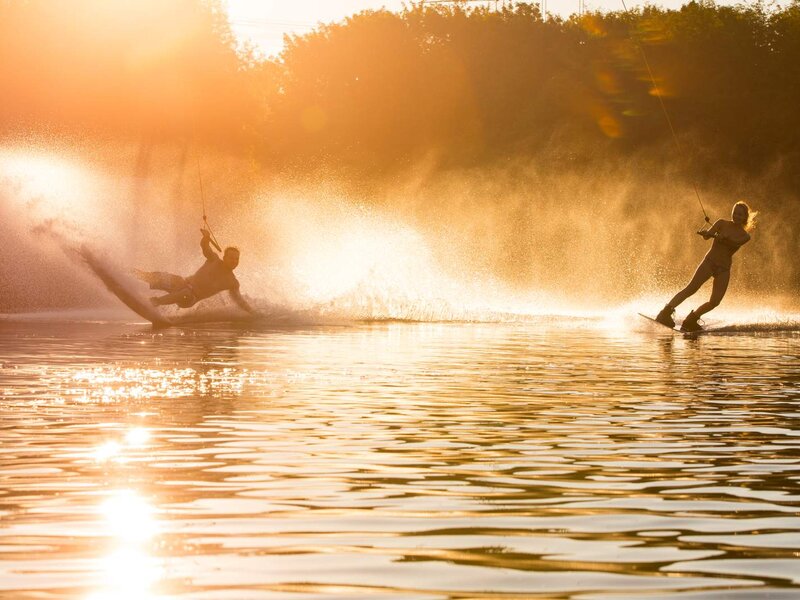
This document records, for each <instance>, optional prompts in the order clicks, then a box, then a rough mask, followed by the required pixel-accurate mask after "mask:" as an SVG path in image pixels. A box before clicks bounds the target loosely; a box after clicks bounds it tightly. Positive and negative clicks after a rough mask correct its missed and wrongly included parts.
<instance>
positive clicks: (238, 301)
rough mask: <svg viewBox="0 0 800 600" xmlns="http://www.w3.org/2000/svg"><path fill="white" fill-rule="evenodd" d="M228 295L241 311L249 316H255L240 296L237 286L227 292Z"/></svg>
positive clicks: (251, 308) (250, 307)
mask: <svg viewBox="0 0 800 600" xmlns="http://www.w3.org/2000/svg"><path fill="white" fill-rule="evenodd" d="M228 293H229V294H230V295H231V298H232V299H233V301H234V302H236V304H238V305H239V307H240V308H241V309H242V310H243V311H245V312H248V313H250V314H255V311H254V310H253V307H252V306H250V305H249V304H248V303H247V300H245V299H244V298H243V297H242V294H241V293H240V292H239V286H238V285H237V286H236V287H233V288H231V289H230V290H228Z"/></svg>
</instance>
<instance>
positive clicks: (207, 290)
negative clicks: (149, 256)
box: [136, 229, 254, 313]
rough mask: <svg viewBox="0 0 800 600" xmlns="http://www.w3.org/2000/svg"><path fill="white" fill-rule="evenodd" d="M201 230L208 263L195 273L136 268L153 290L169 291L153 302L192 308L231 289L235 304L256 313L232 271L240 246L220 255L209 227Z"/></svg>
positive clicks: (157, 304)
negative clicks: (215, 247) (186, 275)
mask: <svg viewBox="0 0 800 600" xmlns="http://www.w3.org/2000/svg"><path fill="white" fill-rule="evenodd" d="M200 231H201V232H202V234H203V237H202V239H201V240H200V248H202V249H203V256H205V257H206V262H205V263H203V266H201V267H200V268H199V269H197V271H196V272H195V274H194V275H191V276H189V277H181V276H180V275H173V274H172V273H164V272H161V271H138V270H137V271H136V276H137V277H139V279H141V280H143V281H146V282H147V283H149V284H150V289H151V290H163V291H165V292H168V293H167V294H165V295H163V296H154V297H152V298H151V299H150V301H151V302H152V303H153V304H154V305H155V306H164V305H166V304H177V305H178V306H180V307H181V308H189V307H190V306H193V305H194V304H196V303H197V302H199V301H200V300H203V299H204V298H209V297H210V296H213V295H214V294H218V293H220V292H222V291H224V290H228V292H229V293H230V295H231V298H232V299H233V300H234V302H236V304H238V305H239V306H240V307H241V308H242V309H243V310H245V311H247V312H249V313H253V312H254V311H253V309H252V308H251V307H250V305H249V304H248V303H247V302H246V301H245V299H244V298H242V295H241V294H240V293H239V281H238V280H237V279H236V276H235V275H234V274H233V270H234V269H235V268H236V267H237V266H238V265H239V249H238V248H234V247H229V248H225V252H224V253H223V255H222V258H220V257H219V255H217V253H216V252H214V250H212V249H211V234H210V233H209V231H208V230H207V229H201V230H200Z"/></svg>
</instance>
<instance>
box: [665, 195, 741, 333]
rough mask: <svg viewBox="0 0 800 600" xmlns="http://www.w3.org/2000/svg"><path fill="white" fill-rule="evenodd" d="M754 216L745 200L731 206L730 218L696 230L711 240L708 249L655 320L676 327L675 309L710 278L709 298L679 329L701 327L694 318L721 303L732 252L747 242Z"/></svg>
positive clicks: (697, 328)
mask: <svg viewBox="0 0 800 600" xmlns="http://www.w3.org/2000/svg"><path fill="white" fill-rule="evenodd" d="M755 216H756V213H755V212H754V211H752V210H751V209H750V207H749V206H748V205H747V204H746V203H744V202H737V203H736V204H734V205H733V210H732V211H731V220H730V221H728V220H726V219H719V220H718V221H717V222H716V223H714V225H713V226H711V227H710V228H709V229H702V230H700V231H698V232H697V233H698V235H701V236H702V237H703V239H706V240H714V241H713V242H712V243H711V248H710V249H709V251H708V252H707V253H706V255H705V257H704V258H703V261H702V262H701V263H700V264H699V265H698V267H697V270H696V271H695V272H694V276H693V277H692V280H691V281H690V282H689V283H688V284H687V285H686V287H685V288H683V289H682V290H681V291H680V292H678V293H677V294H675V297H673V298H672V300H670V301H669V302H667V304H666V306H664V308H662V309H661V312H659V313H658V316H657V317H656V321H658V322H659V323H661V324H663V325H666V326H667V327H675V320H674V319H673V316H672V315H673V313H674V312H675V308H677V307H678V305H680V304H681V303H682V302H683V301H684V300H686V299H687V298H688V297H689V296H691V295H693V294H694V293H695V292H697V290H699V289H700V286H702V285H703V284H704V283H705V282H706V281H708V280H709V279H710V278H712V277H713V278H714V283H713V287H712V288H711V298H709V300H708V302H705V303H704V304H701V305H700V306H698V307H697V308H696V309H694V310H693V311H691V312H690V313H689V314H688V315H687V317H686V318H685V319H684V320H683V324H682V325H681V331H687V332H693V331H700V330H701V329H702V327H700V324H699V323H698V322H697V320H698V319H699V318H700V317H701V316H702V315H704V314H705V313H707V312H709V311H710V310H713V309H714V308H716V307H717V306H719V303H720V302H722V298H723V297H724V296H725V292H726V290H727V289H728V282H729V281H730V278H731V263H732V262H733V261H732V258H733V255H734V253H736V251H737V250H738V249H739V248H741V247H742V246H744V245H745V244H746V243H747V242H749V241H750V234H749V233H748V232H749V231H752V229H753V227H754V224H755Z"/></svg>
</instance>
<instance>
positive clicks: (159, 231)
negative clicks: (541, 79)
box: [0, 146, 795, 328]
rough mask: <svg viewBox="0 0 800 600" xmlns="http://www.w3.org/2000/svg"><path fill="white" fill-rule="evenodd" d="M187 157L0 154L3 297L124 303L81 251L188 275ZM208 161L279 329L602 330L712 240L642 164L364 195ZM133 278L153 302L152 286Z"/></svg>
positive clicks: (248, 291)
mask: <svg viewBox="0 0 800 600" xmlns="http://www.w3.org/2000/svg"><path fill="white" fill-rule="evenodd" d="M187 152H188V151H187V149H186V148H173V147H164V148H160V149H156V150H153V149H152V148H150V147H148V148H147V149H145V150H143V149H142V148H139V149H136V148H131V147H127V146H126V147H122V148H102V149H94V150H93V151H92V152H86V151H80V152H79V151H74V152H66V151H64V150H63V149H58V150H52V151H50V152H45V151H41V150H36V151H32V150H30V149H27V148H23V149H19V148H17V149H5V150H3V151H2V152H1V153H0V216H2V217H3V219H2V225H0V230H1V231H0V233H2V235H3V236H4V238H5V239H6V240H7V241H10V243H8V246H9V250H8V251H7V254H8V255H9V256H10V258H11V260H8V261H5V262H4V263H3V264H2V266H0V284H2V286H3V288H4V289H3V291H4V292H5V291H6V290H10V291H8V293H4V294H2V296H0V297H1V298H2V300H0V302H2V304H1V305H0V311H4V312H8V311H17V312H18V311H20V310H23V309H26V310H30V309H34V310H43V309H48V310H52V309H55V308H71V309H75V310H77V309H94V310H101V309H110V308H112V307H117V308H118V309H120V311H122V308H121V307H120V305H119V303H118V302H117V300H116V299H115V298H114V297H113V296H111V295H110V294H108V292H107V291H106V290H105V288H104V287H103V285H102V283H101V282H100V281H99V280H98V279H97V278H96V277H94V276H93V275H92V273H91V272H90V271H89V270H88V269H86V265H85V264H83V263H82V261H81V260H76V259H75V249H79V248H81V247H89V248H91V249H92V252H93V253H95V254H97V255H102V256H103V257H104V258H103V260H104V261H107V264H108V268H109V269H112V270H113V272H114V273H118V274H126V273H127V272H128V271H129V270H130V269H132V268H134V267H136V268H141V269H144V270H164V271H169V272H174V273H177V274H181V275H188V274H191V273H192V272H194V270H196V269H197V268H198V267H199V266H200V264H201V263H202V260H203V258H202V255H201V254H200V250H199V233H198V231H197V229H198V228H199V226H200V225H201V224H202V222H201V220H200V215H201V214H202V213H201V212H200V211H201V207H200V198H199V190H198V189H197V176H198V173H197V172H196V171H195V168H194V167H195V162H194V161H192V160H189V159H188V158H187ZM143 153H144V155H143ZM203 158H204V160H203V169H204V170H205V172H204V174H203V179H204V183H205V186H206V190H205V194H206V200H207V202H208V212H209V217H210V218H211V219H212V222H213V223H214V229H215V232H216V233H217V235H218V237H219V238H220V241H221V242H222V244H223V245H228V244H231V245H237V246H238V247H239V248H240V249H241V251H242V258H241V262H240V266H239V268H238V270H237V276H238V278H239V280H240V281H241V283H242V288H241V289H242V293H243V294H244V295H245V297H246V298H247V299H248V301H249V302H250V303H251V304H252V305H254V306H255V307H256V308H257V309H258V310H259V311H260V312H261V313H262V314H264V315H269V319H270V321H269V322H273V323H279V322H290V323H298V322H301V323H330V322H343V321H354V320H410V321H525V320H540V319H542V318H546V319H548V318H549V319H551V320H553V321H558V320H559V318H562V317H563V318H571V319H588V320H593V321H597V322H604V323H608V322H610V321H609V320H611V321H613V320H614V319H617V318H618V317H617V316H615V315H623V317H622V319H623V320H625V319H630V317H631V316H632V315H635V313H636V312H639V311H644V312H648V308H650V310H654V309H655V308H656V307H659V306H661V305H662V304H663V302H664V299H665V297H666V296H667V295H671V293H674V291H675V290H676V289H678V286H679V285H682V284H683V283H685V282H684V279H685V278H687V277H688V276H689V275H690V273H691V270H692V269H693V267H694V265H695V264H696V261H697V260H699V258H700V257H701V256H702V252H703V251H704V247H703V246H702V243H700V242H698V241H697V240H696V239H695V238H696V237H697V236H695V235H694V233H693V231H692V230H691V228H687V227H686V224H685V223H678V221H680V220H681V219H685V215H683V214H682V213H678V212H677V211H675V212H669V213H663V211H662V210H661V208H662V206H663V202H662V204H659V203H658V202H655V201H648V202H646V203H645V202H643V201H642V200H641V196H640V195H641V194H643V193H644V190H648V193H650V194H651V195H655V196H659V198H665V197H668V196H671V195H673V194H676V193H683V192H686V191H687V190H685V189H678V188H676V187H674V186H673V187H670V188H664V189H662V190H660V191H653V190H652V186H649V187H648V185H649V184H648V182H649V181H651V179H652V177H653V176H654V175H653V173H648V172H642V173H638V174H636V173H633V172H630V171H626V170H624V169H622V168H621V167H620V170H618V171H614V170H613V169H610V168H609V169H610V170H609V172H608V173H603V174H597V175H598V178H596V179H592V180H589V179H587V178H586V177H580V176H578V175H576V174H575V173H571V174H570V173H567V172H564V173H560V174H552V175H547V174H543V173H542V172H540V171H537V170H536V169H535V165H518V166H517V168H516V170H515V169H512V168H509V169H507V170H495V171H492V172H488V171H477V170H473V171H469V172H453V173H449V174H448V173H441V172H426V173H421V174H420V173H417V176H414V173H411V174H410V175H409V177H408V179H407V181H405V182H404V183H402V184H397V185H394V186H393V187H391V188H389V187H387V188H385V190H386V191H385V192H384V193H383V194H382V195H381V196H380V197H372V198H366V199H365V197H364V196H363V195H362V196H358V195H355V194H352V193H349V192H347V191H346V188H344V187H342V186H339V185H337V184H336V183H335V182H330V181H318V182H316V183H315V184H314V185H309V184H307V183H306V184H304V185H297V184H296V183H286V182H284V181H279V180H275V179H269V178H267V177H265V176H264V175H263V174H260V173H259V172H257V171H254V170H253V168H252V165H250V164H249V163H247V162H246V161H241V160H238V159H236V158H232V157H229V156H213V155H205V156H204V157H203ZM197 163H198V164H199V161H197ZM600 179H602V182H603V185H602V186H600V185H599V184H598V181H599V180H600ZM720 204H721V202H720ZM662 217H663V218H662ZM659 219H660V220H659ZM655 223H658V227H654V225H653V224H655ZM681 232H682V233H681ZM31 233H33V234H34V235H31ZM759 233H760V232H759ZM757 235H758V234H757ZM681 236H683V237H681ZM757 242H758V243H759V244H762V245H763V246H764V248H762V247H761V246H758V245H757V244H753V246H754V247H755V250H756V251H757V252H760V253H761V255H762V256H765V255H770V253H773V254H775V248H774V247H772V246H771V245H770V244H771V243H770V242H769V237H767V239H765V240H764V241H763V242H761V240H758V238H757ZM750 250H751V249H750V248H749V247H748V248H747V249H746V250H744V251H743V252H742V253H741V254H742V258H741V260H740V257H739V256H738V255H737V261H738V262H737V266H736V267H735V268H738V269H739V270H738V271H737V272H735V279H736V281H737V282H738V281H740V280H742V281H744V283H745V285H744V286H743V287H744V288H745V291H746V292H747V293H743V292H741V291H737V292H734V294H731V295H733V296H734V298H733V299H731V298H726V301H725V304H724V305H723V307H721V308H720V309H718V310H717V311H715V312H714V318H715V319H716V318H718V319H721V320H722V324H721V325H720V327H729V326H733V324H734V323H737V321H736V320H735V319H737V318H740V317H741V316H742V315H737V314H734V313H733V312H729V309H728V307H730V306H732V305H733V303H735V302H736V300H737V299H738V301H739V302H741V303H744V304H748V303H749V302H751V301H752V300H753V299H754V298H756V296H755V295H754V292H753V291H750V289H749V288H753V287H754V285H755V284H757V283H758V282H759V281H760V280H759V276H760V273H759V272H758V271H759V269H758V267H755V268H754V264H755V263H754V261H753V260H752V259H750V258H748V256H749V255H748V253H749V252H750ZM739 264H741V267H739V266H738V265H739ZM125 285H126V289H127V290H128V291H129V292H130V293H132V294H138V295H139V296H140V297H142V298H146V296H147V293H148V290H147V289H146V288H143V287H142V284H141V283H140V282H138V281H135V280H126V284H125ZM756 291H757V293H758V294H760V295H759V296H758V302H759V305H761V306H766V307H778V312H777V313H776V315H777V316H776V317H775V318H773V319H772V320H769V319H767V320H766V321H764V320H762V321H757V322H758V323H762V322H763V323H766V325H764V327H766V328H769V327H791V323H794V322H795V321H794V320H793V319H794V317H793V316H791V315H793V314H794V313H792V312H791V311H792V310H794V308H793V307H794V305H792V304H791V303H789V304H788V305H785V306H779V303H778V302H777V300H776V298H777V297H778V296H777V294H775V293H770V292H769V290H764V289H760V290H759V289H757V290H756ZM704 293H705V292H703V291H701V292H700V294H701V295H702V294H704ZM765 297H766V298H767V300H766V301H764V300H763V299H764V298H765ZM237 311H238V309H237V308H236V307H235V306H234V305H233V304H232V303H231V302H230V301H229V300H228V299H227V297H226V295H225V294H220V295H218V296H217V297H214V298H212V299H209V300H207V301H203V302H202V303H200V305H199V306H198V307H196V308H195V309H192V310H190V311H173V312H174V314H171V315H170V318H172V319H174V320H175V321H176V322H196V321H208V320H215V319H217V320H219V319H224V320H236V318H237V315H238V312H237ZM124 314H128V315H129V313H124ZM751 321H752V319H751V320H748V321H738V323H740V324H741V323H742V322H751ZM786 323H789V325H786ZM751 324H752V323H751ZM737 326H738V325H737ZM759 326H761V325H759Z"/></svg>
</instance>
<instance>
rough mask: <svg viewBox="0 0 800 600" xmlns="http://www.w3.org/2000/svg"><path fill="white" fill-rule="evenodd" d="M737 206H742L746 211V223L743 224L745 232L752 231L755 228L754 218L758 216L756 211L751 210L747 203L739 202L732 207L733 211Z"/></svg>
mask: <svg viewBox="0 0 800 600" xmlns="http://www.w3.org/2000/svg"><path fill="white" fill-rule="evenodd" d="M737 206H744V208H745V210H746V211H747V222H746V223H745V224H744V229H745V231H753V229H755V227H756V217H757V216H758V211H755V210H753V209H751V208H750V207H749V206H748V205H747V202H743V201H742V200H739V202H737V203H736V204H734V205H733V210H736V207H737Z"/></svg>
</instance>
